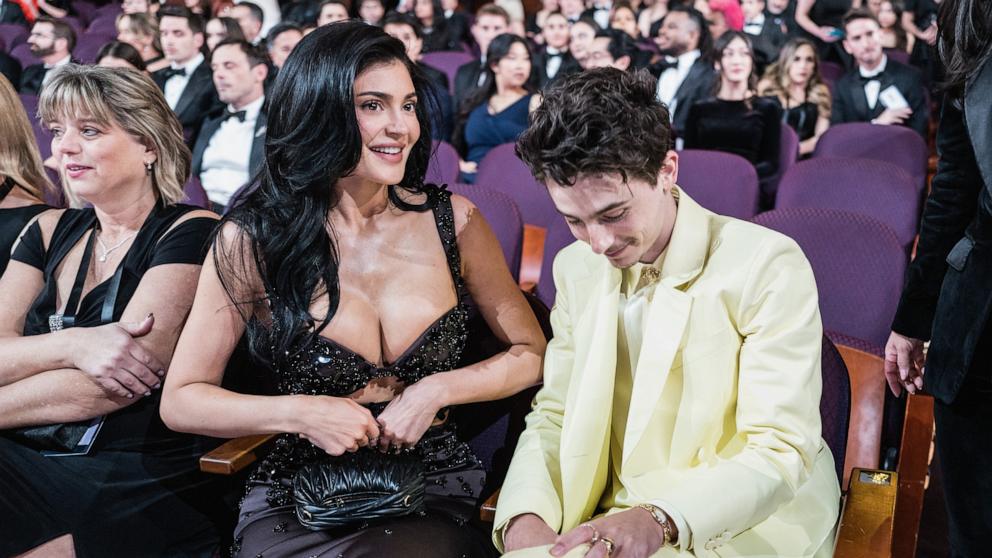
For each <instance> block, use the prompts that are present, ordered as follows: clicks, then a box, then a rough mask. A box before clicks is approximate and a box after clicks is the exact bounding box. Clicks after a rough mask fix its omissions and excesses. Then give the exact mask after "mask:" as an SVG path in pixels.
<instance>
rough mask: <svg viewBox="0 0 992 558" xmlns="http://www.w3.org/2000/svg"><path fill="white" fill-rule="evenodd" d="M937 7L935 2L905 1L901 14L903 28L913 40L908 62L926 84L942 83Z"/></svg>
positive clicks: (922, 0) (942, 66)
mask: <svg viewBox="0 0 992 558" xmlns="http://www.w3.org/2000/svg"><path fill="white" fill-rule="evenodd" d="M937 6H938V1H937V0H905V6H904V7H905V11H904V12H903V14H902V26H903V28H904V29H906V32H907V33H909V34H910V35H912V36H913V37H914V38H915V40H914V41H913V43H914V44H913V51H912V54H911V56H910V62H912V64H913V66H915V67H917V68H919V69H920V71H921V72H923V79H924V80H925V81H926V82H927V83H928V84H935V83H939V82H941V81H943V80H942V76H943V74H944V65H943V64H941V63H940V60H939V57H938V55H937Z"/></svg>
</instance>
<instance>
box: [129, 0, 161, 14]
mask: <svg viewBox="0 0 992 558" xmlns="http://www.w3.org/2000/svg"><path fill="white" fill-rule="evenodd" d="M153 6H154V7H153ZM157 9H158V2H153V0H123V1H122V2H121V12H122V13H125V14H129V15H130V14H149V15H154V14H155V11H156V10H157Z"/></svg>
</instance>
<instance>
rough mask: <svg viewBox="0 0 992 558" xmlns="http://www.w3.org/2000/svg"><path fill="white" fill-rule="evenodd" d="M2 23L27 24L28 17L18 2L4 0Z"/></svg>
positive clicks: (0, 18)
mask: <svg viewBox="0 0 992 558" xmlns="http://www.w3.org/2000/svg"><path fill="white" fill-rule="evenodd" d="M0 23H20V24H21V25H27V24H28V19H27V18H26V17H24V10H22V9H21V6H20V5H19V4H18V3H17V2H11V1H10V0H4V2H3V5H2V6H0Z"/></svg>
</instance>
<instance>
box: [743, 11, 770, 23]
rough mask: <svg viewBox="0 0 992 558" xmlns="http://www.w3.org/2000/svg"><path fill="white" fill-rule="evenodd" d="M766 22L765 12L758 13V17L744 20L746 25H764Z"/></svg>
mask: <svg viewBox="0 0 992 558" xmlns="http://www.w3.org/2000/svg"><path fill="white" fill-rule="evenodd" d="M764 24H765V14H764V12H762V13H760V14H758V17H756V18H754V19H752V20H746V19H745V20H744V25H764Z"/></svg>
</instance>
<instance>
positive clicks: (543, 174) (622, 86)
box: [516, 68, 673, 186]
mask: <svg viewBox="0 0 992 558" xmlns="http://www.w3.org/2000/svg"><path fill="white" fill-rule="evenodd" d="M656 87H657V82H656V81H655V80H654V78H652V77H651V74H649V73H648V72H647V71H645V70H638V71H636V72H622V71H620V70H617V69H616V68H596V69H590V70H586V71H584V72H581V73H578V74H573V75H569V76H566V77H563V78H562V79H560V80H558V81H556V82H555V83H554V84H553V85H552V86H551V87H550V88H549V89H548V90H547V91H546V92H545V96H544V102H542V103H541V106H540V107H538V108H537V110H535V111H534V113H533V114H532V115H531V125H530V127H529V128H528V129H527V130H526V131H525V132H524V133H523V134H522V135H521V136H520V138H519V139H518V140H517V146H516V152H517V156H518V157H520V158H521V159H522V160H523V161H524V163H526V164H527V166H528V167H530V171H531V173H533V175H534V177H535V178H537V180H539V181H541V182H544V181H546V180H549V179H550V180H553V181H555V182H556V183H558V184H561V185H566V186H571V185H573V184H575V181H576V179H577V178H578V177H579V176H580V175H588V174H612V173H618V174H620V176H622V177H623V179H624V181H627V180H629V179H631V178H638V179H641V180H644V181H646V182H649V183H651V184H654V183H655V181H657V179H658V172H659V171H660V170H661V165H662V162H663V161H664V159H665V155H666V154H667V153H668V151H669V150H671V149H672V144H673V138H672V125H671V117H670V116H669V113H668V108H667V107H666V106H665V105H664V104H663V103H662V102H661V101H659V100H658V98H657V96H656V93H655V89H656Z"/></svg>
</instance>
